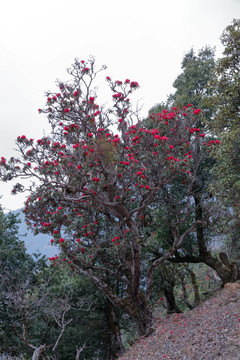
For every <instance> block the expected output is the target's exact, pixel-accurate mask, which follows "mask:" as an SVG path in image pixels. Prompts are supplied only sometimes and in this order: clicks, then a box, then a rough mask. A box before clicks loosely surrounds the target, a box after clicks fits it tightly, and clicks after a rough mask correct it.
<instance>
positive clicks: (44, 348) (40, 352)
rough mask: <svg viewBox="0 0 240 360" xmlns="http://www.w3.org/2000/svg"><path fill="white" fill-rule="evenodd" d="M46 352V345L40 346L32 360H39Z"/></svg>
mask: <svg viewBox="0 0 240 360" xmlns="http://www.w3.org/2000/svg"><path fill="white" fill-rule="evenodd" d="M44 350H46V345H45V344H44V345H40V346H39V347H38V348H35V350H34V353H33V356H32V360H38V359H39V357H40V355H41V354H42V353H43V352H44Z"/></svg>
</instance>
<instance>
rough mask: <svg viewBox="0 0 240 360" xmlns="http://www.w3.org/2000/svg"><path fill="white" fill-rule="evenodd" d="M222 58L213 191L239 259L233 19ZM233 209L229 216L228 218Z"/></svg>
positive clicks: (238, 27)
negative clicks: (225, 215)
mask: <svg viewBox="0 0 240 360" xmlns="http://www.w3.org/2000/svg"><path fill="white" fill-rule="evenodd" d="M221 42H222V44H223V46H224V51H223V56H222V57H221V58H220V59H219V60H218V61H217V64H216V68H215V74H216V79H215V80H214V81H212V82H211V89H213V94H212V96H211V97H210V99H209V104H210V105H213V106H215V107H216V108H217V111H216V112H215V114H214V117H213V118H212V119H211V122H209V127H210V129H211V131H212V132H213V133H214V134H216V135H217V136H218V137H219V139H220V140H221V141H222V146H221V148H219V149H218V150H217V151H214V152H213V156H214V158H215V159H216V160H217V162H216V165H215V167H214V175H215V181H214V184H212V191H214V194H215V196H217V197H218V198H220V199H221V201H222V203H223V204H224V205H225V206H226V208H227V211H226V213H227V212H228V217H227V218H228V223H227V224H226V226H227V233H228V234H229V235H230V236H229V237H230V242H231V244H230V245H231V248H232V251H230V254H231V255H233V256H234V258H235V259H237V258H239V251H240V244H239V228H240V226H239V225H240V220H239V218H240V212H239V201H240V198H239V193H240V178H239V174H240V165H239V152H240V140H239V133H240V90H239V89H240V75H239V74H240V20H239V19H234V20H233V21H232V24H231V25H229V26H227V27H226V29H225V30H224V31H223V34H222V36H221ZM229 208H230V216H229Z"/></svg>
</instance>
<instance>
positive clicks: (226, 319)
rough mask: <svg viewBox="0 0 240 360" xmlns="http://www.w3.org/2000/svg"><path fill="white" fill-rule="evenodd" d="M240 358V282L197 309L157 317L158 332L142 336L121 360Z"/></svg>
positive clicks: (213, 359) (231, 359)
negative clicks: (145, 336) (146, 336)
mask: <svg viewBox="0 0 240 360" xmlns="http://www.w3.org/2000/svg"><path fill="white" fill-rule="evenodd" d="M160 359H170V360H240V283H235V284H226V285H225V287H224V289H222V290H220V291H218V292H217V293H216V294H215V296H213V297H212V298H211V299H209V300H207V301H205V302H204V303H203V304H202V305H200V306H199V307H197V308H196V309H194V310H192V311H189V312H186V313H184V314H173V315H170V316H165V317H164V318H161V319H160V318H157V319H156V322H155V332H154V333H153V334H152V335H151V336H149V337H148V338H140V339H138V340H137V341H136V342H135V344H134V345H133V346H132V347H131V349H129V350H128V351H127V352H126V353H125V354H124V355H123V356H122V357H120V358H119V360H160Z"/></svg>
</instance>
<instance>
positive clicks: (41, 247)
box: [12, 209, 59, 257]
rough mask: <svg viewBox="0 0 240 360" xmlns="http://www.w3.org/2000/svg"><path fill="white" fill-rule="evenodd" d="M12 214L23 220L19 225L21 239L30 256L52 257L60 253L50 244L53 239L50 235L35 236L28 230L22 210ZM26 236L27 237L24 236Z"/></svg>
mask: <svg viewBox="0 0 240 360" xmlns="http://www.w3.org/2000/svg"><path fill="white" fill-rule="evenodd" d="M12 213H13V214H15V215H18V219H19V220H21V223H19V224H18V226H19V237H20V239H21V240H23V241H24V243H25V246H26V251H27V253H28V254H34V253H37V254H42V255H46V256H47V257H51V256H54V255H56V254H58V253H59V250H58V248H57V247H56V246H54V245H51V244H50V239H51V237H50V236H49V235H46V234H38V235H34V234H33V232H32V231H31V230H29V229H28V228H27V225H26V223H25V215H24V213H23V212H22V209H18V210H15V211H12ZM25 234H26V236H24V235H25Z"/></svg>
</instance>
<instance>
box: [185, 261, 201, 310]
mask: <svg viewBox="0 0 240 360" xmlns="http://www.w3.org/2000/svg"><path fill="white" fill-rule="evenodd" d="M186 270H187V271H188V272H189V274H190V277H191V281H192V286H193V291H194V307H197V306H198V305H200V304H201V298H200V294H199V289H198V282H197V277H196V275H195V273H194V271H192V270H191V269H189V268H187V269H186Z"/></svg>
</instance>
